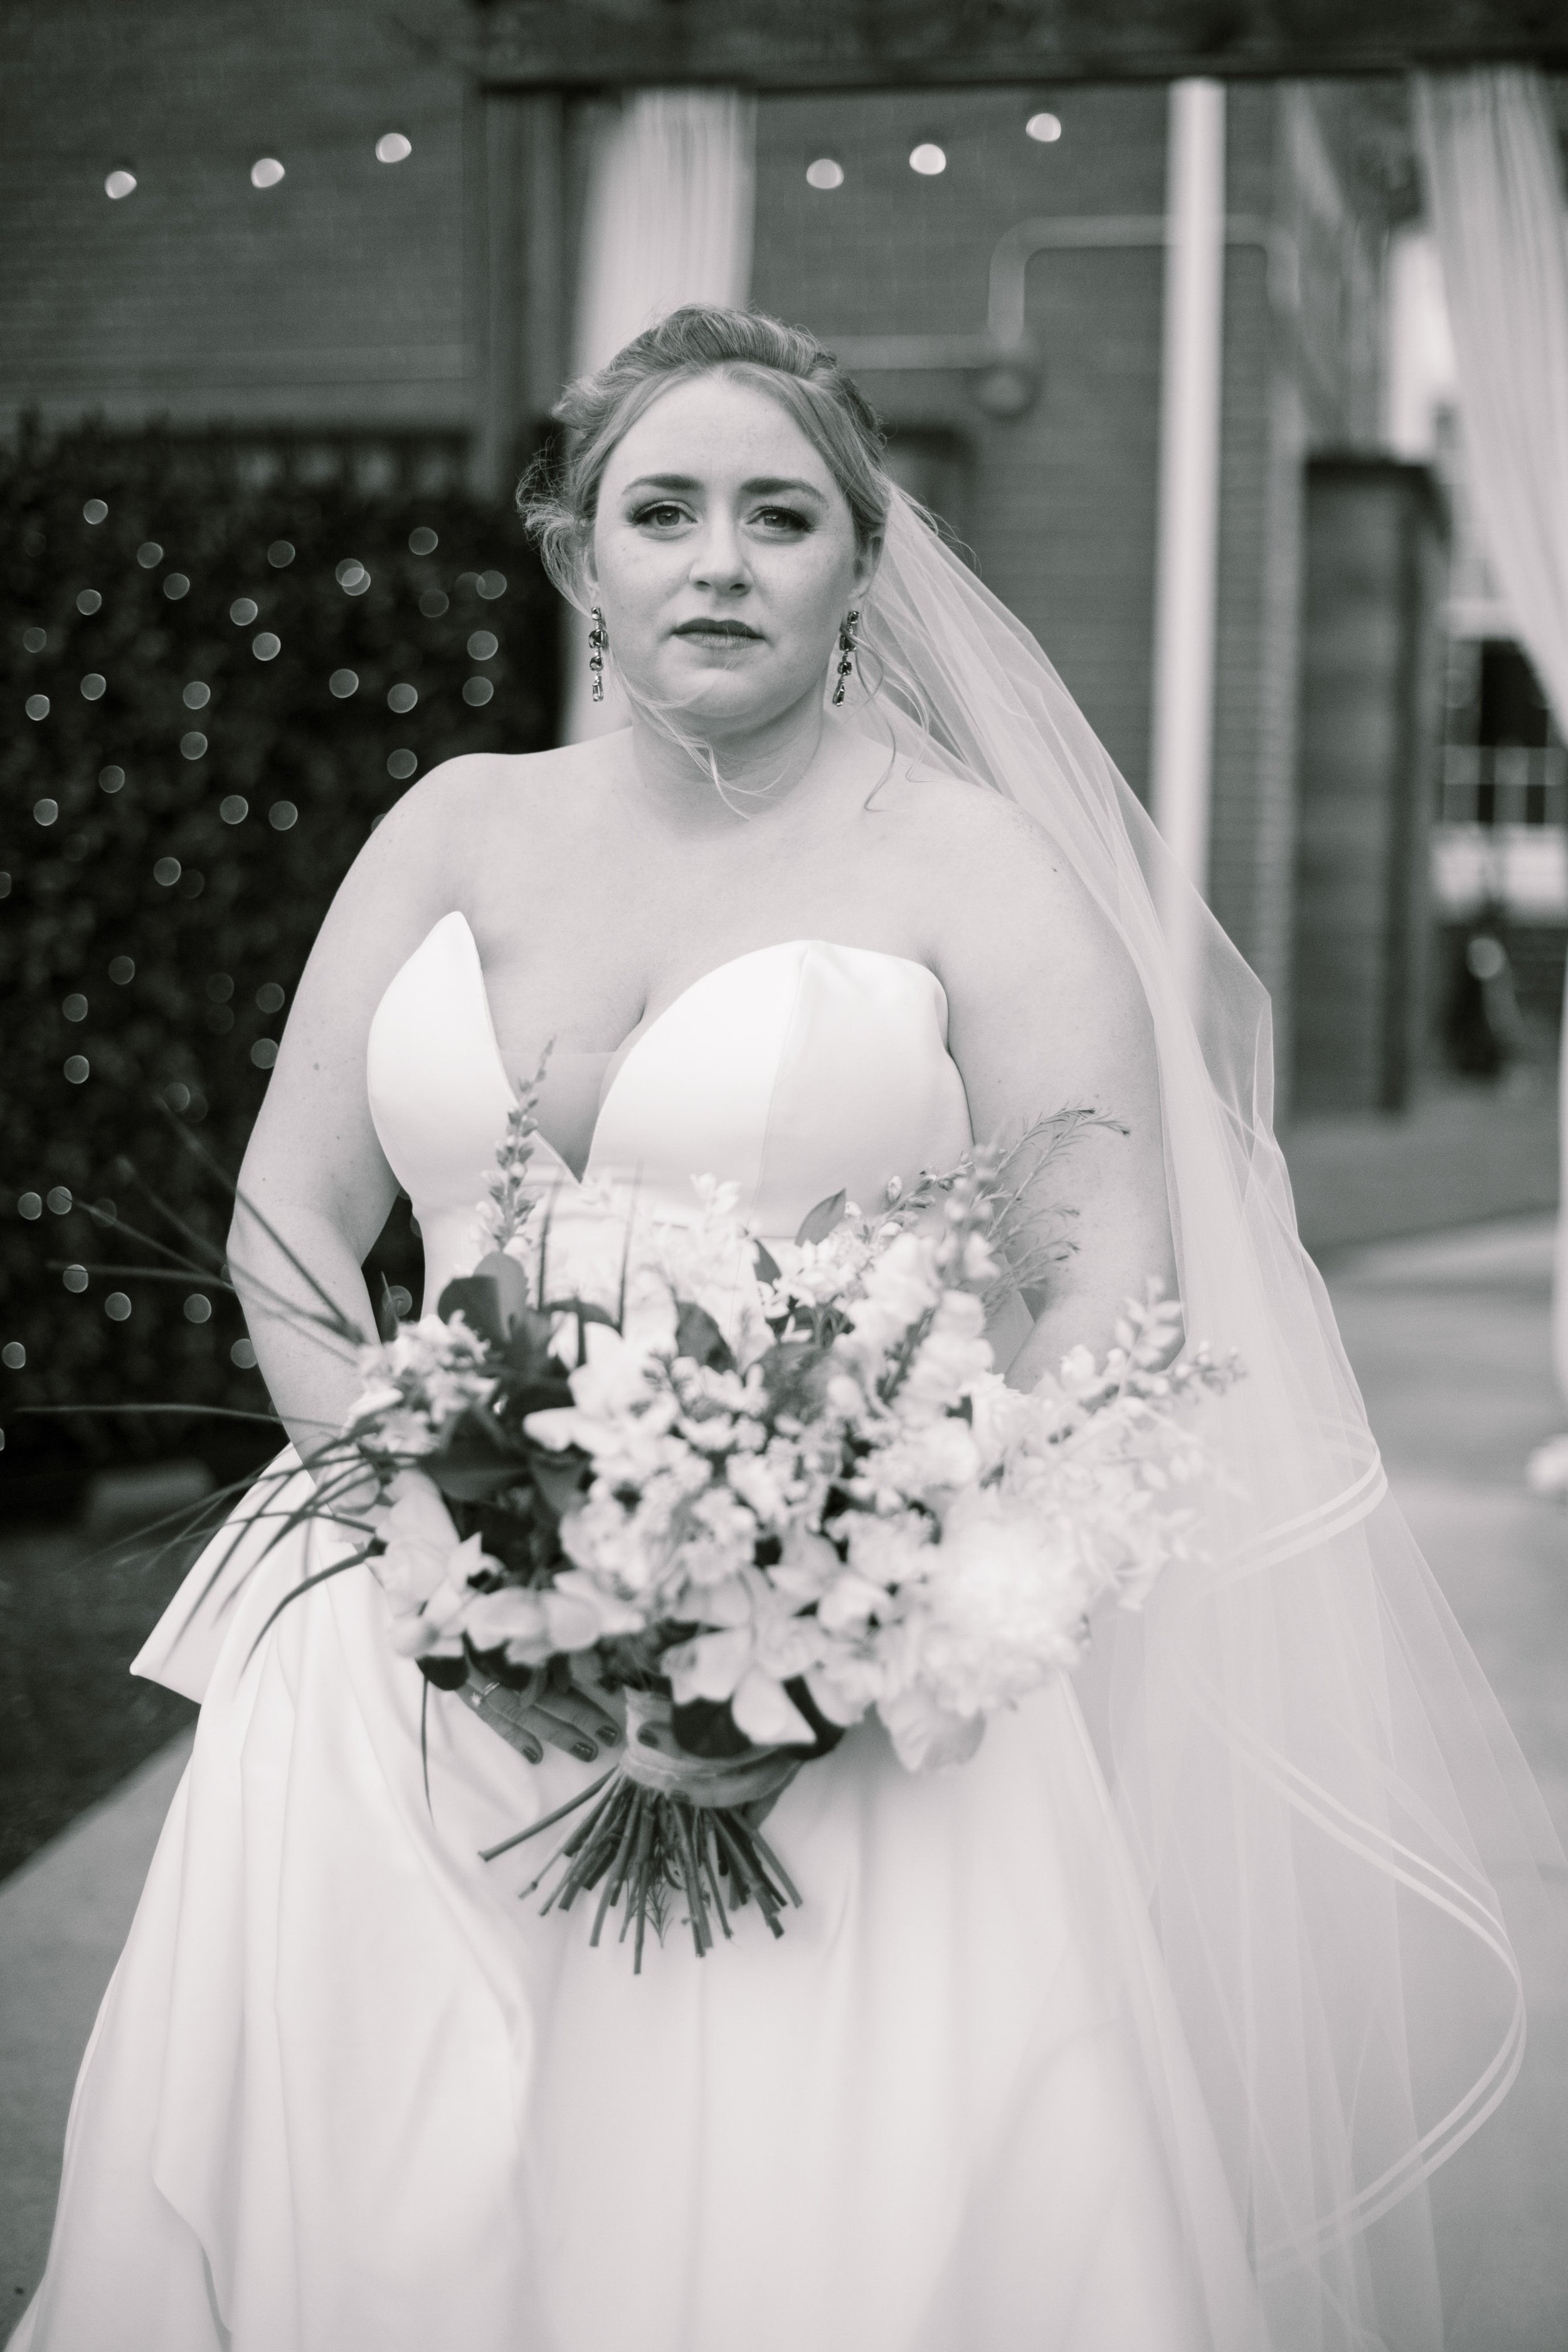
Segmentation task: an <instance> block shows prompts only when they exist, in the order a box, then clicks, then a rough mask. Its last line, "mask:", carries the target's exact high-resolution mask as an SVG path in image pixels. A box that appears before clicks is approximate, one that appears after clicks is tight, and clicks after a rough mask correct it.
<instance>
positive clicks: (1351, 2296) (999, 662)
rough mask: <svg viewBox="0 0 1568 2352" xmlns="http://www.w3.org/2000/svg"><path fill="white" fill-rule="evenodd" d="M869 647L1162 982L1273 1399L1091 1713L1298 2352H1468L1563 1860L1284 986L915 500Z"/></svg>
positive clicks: (1244, 2220) (1223, 1448)
mask: <svg viewBox="0 0 1568 2352" xmlns="http://www.w3.org/2000/svg"><path fill="white" fill-rule="evenodd" d="M862 644H863V647H864V653H865V656H866V667H867V672H868V676H867V679H866V683H867V684H871V683H874V682H875V681H876V680H877V679H878V678H880V681H881V691H880V692H879V693H878V694H876V695H874V696H873V697H871V698H869V699H868V700H867V701H865V702H862V701H861V699H860V693H859V692H857V694H856V695H854V696H852V697H851V701H850V706H849V711H850V715H851V716H852V717H855V718H858V720H859V723H861V724H863V725H864V726H865V727H866V728H867V729H868V730H869V731H871V732H874V733H875V732H884V731H885V730H887V729H888V728H889V726H890V728H891V730H892V732H893V735H894V738H895V740H896V741H897V742H898V743H899V744H900V747H902V748H904V749H907V750H909V751H911V752H918V754H919V755H920V756H921V758H923V759H924V760H926V761H932V762H935V763H937V764H951V765H952V766H953V767H954V768H955V769H957V770H958V771H959V772H963V773H966V774H968V775H970V776H972V777H976V778H978V779H980V780H981V781H982V782H985V783H987V784H989V785H991V786H992V787H993V788H994V789H995V790H996V791H998V792H1001V793H1005V794H1006V795H1007V797H1009V798H1010V799H1012V800H1014V801H1015V802H1016V803H1018V805H1019V806H1020V807H1021V808H1022V809H1024V810H1025V811H1026V812H1027V813H1028V814H1029V815H1030V816H1031V817H1033V818H1034V820H1035V821H1036V823H1037V824H1039V825H1041V826H1042V827H1043V828H1044V829H1045V831H1046V833H1047V835H1049V836H1050V838H1051V840H1052V842H1053V844H1054V845H1055V846H1056V848H1057V850H1058V853H1059V855H1060V856H1061V857H1062V859H1063V860H1064V862H1065V863H1066V864H1067V865H1068V866H1069V867H1070V868H1071V870H1072V871H1073V872H1074V873H1075V874H1076V875H1077V877H1079V882H1080V883H1081V885H1082V886H1083V887H1084V888H1085V889H1086V891H1087V892H1088V893H1089V896H1090V898H1092V899H1093V901H1094V903H1095V904H1096V905H1097V906H1098V907H1099V908H1100V911H1101V913H1102V914H1103V916H1104V918H1105V919H1106V922H1107V924H1108V926H1109V928H1110V930H1111V932H1112V933H1113V934H1114V936H1115V937H1116V938H1117V939H1118V940H1120V941H1121V945H1122V948H1123V950H1124V951H1125V952H1126V954H1127V955H1128V956H1129V957H1130V959H1131V962H1132V964H1133V965H1134V967H1135V968H1136V970H1137V971H1138V973H1139V975H1140V978H1141V980H1142V984H1143V988H1144V991H1145V993H1146V997H1147V1002H1148V1006H1149V1013H1150V1017H1151V1022H1152V1028H1153V1032H1154V1035H1155V1038H1156V1042H1157V1045H1158V1051H1159V1057H1160V1079H1161V1103H1162V1108H1163V1119H1164V1126H1165V1158H1166V1169H1167V1180H1168V1184H1169V1197H1170V1206H1171V1213H1172V1222H1173V1231H1174V1234H1175V1239H1176V1249H1177V1259H1178V1266H1179V1272H1180V1282H1181V1290H1182V1296H1183V1299H1184V1304H1185V1307H1186V1310H1187V1318H1188V1325H1189V1328H1190V1330H1191V1331H1192V1332H1193V1333H1194V1335H1201V1336H1202V1337H1203V1338H1204V1339H1207V1340H1209V1341H1210V1342H1211V1343H1212V1344H1213V1345H1215V1347H1216V1348H1219V1349H1227V1348H1235V1349H1237V1350H1238V1351H1239V1353H1240V1354H1241V1357H1242V1359H1243V1360H1244V1362H1245V1364H1246V1366H1247V1375H1246V1378H1245V1379H1244V1380H1242V1381H1240V1382H1239V1383H1238V1385H1237V1388H1236V1389H1235V1390H1233V1391H1231V1392H1230V1394H1229V1395H1228V1396H1227V1397H1226V1399H1225V1401H1224V1403H1223V1405H1222V1406H1220V1407H1218V1408H1216V1410H1215V1412H1214V1413H1213V1414H1212V1415H1211V1417H1210V1420H1209V1425H1208V1427H1209V1435H1210V1438H1211V1441H1212V1442H1213V1444H1215V1448H1216V1451H1217V1452H1218V1453H1219V1454H1220V1455H1221V1457H1222V1458H1223V1460H1224V1464H1225V1468H1226V1476H1225V1478H1224V1479H1223V1480H1222V1481H1221V1482H1220V1483H1219V1485H1218V1486H1217V1487H1216V1488H1215V1489H1213V1490H1211V1492H1210V1493H1209V1494H1208V1495H1207V1496H1205V1507H1204V1514H1203V1516H1204V1521H1205V1526H1204V1542H1205V1549H1206V1552H1207V1558H1206V1559H1205V1560H1203V1561H1199V1560H1197V1559H1194V1561H1193V1562H1192V1563H1190V1564H1189V1566H1187V1567H1186V1568H1184V1569H1181V1570H1175V1571H1173V1572H1172V1573H1171V1574H1170V1575H1169V1576H1168V1577H1167V1578H1165V1579H1164V1580H1163V1582H1162V1584H1161V1585H1160V1587H1159V1588H1158V1590H1157V1591H1156V1592H1155V1594H1154V1596H1153V1597H1152V1601H1151V1602H1150V1603H1149V1605H1148V1607H1147V1608H1146V1609H1145V1610H1144V1611H1143V1612H1142V1614H1141V1615H1139V1616H1136V1617H1130V1616H1125V1615H1123V1616H1121V1617H1120V1618H1119V1619H1118V1620H1117V1622H1115V1623H1114V1624H1109V1625H1104V1626H1102V1627H1101V1628H1100V1634H1099V1636H1098V1638H1097V1643H1096V1649H1095V1655H1094V1656H1093V1657H1092V1658H1091V1660H1090V1661H1089V1668H1088V1670H1087V1672H1086V1674H1085V1675H1082V1676H1080V1677H1079V1686H1080V1691H1081V1695H1082V1696H1083V1698H1084V1701H1085V1706H1086V1710H1087V1711H1088V1713H1089V1717H1090V1719H1091V1723H1092V1724H1093V1727H1094V1729H1095V1732H1096V1737H1097V1739H1098V1741H1099V1744H1100V1752H1101V1755H1102V1757H1103V1758H1104V1759H1105V1762H1106V1766H1107V1769H1108V1774H1109V1778H1110V1786H1111V1790H1112V1792H1113V1795H1114V1799H1115V1802H1116V1805H1117V1809H1118V1811H1119V1813H1120V1816H1121V1823H1122V1826H1123V1829H1124V1831H1125V1832H1126V1834H1127V1838H1128V1841H1129V1843H1130V1846H1131V1852H1132V1855H1133V1857H1134V1862H1135V1865H1136V1867H1137V1869H1138V1872H1139V1874H1140V1877H1141V1881H1142V1891H1143V1894H1144V1895H1145V1898H1146V1900H1147V1902H1148V1905H1149V1910H1150V1916H1151V1918H1152V1921H1153V1924H1154V1927H1155V1932H1156V1935H1157V1937H1158V1940H1159V1947H1160V1952H1161V1957H1162V1959H1163V1966H1164V1970H1165V1974H1166V1978H1167V1979H1168V1982H1169V1985H1170V1989H1171V1990H1172V1992H1173V1995H1174V1997H1175V2002H1176V2006H1177V2009H1178V2011H1179V2012H1180V2016H1181V2021H1182V2026H1183V2030H1184V2035H1185V2039H1186V2043H1187V2047H1188V2050H1189V2051H1190V2053H1191V2055H1192V2058H1193V2060H1194V2063H1195V2066H1196V2069H1197V2074H1198V2077H1199V2080H1200V2083H1201V2084H1202V2086H1203V2091H1204V2095H1205V2101H1206V2105H1207V2107H1208V2112H1209V2116H1210V2118H1211V2120H1212V2123H1213V2126H1214V2129H1215V2136H1216V2137H1217V2140H1218V2143H1219V2150H1220V2156H1221V2160H1222V2163H1223V2165H1224V2167H1225V2170H1226V2177H1227V2179H1228V2181H1229V2185H1230V2190H1231V2194H1232V2196H1233V2198H1234V2200H1235V2207H1236V2212H1237V2219H1238V2221H1239V2222H1240V2223H1241V2226H1242V2228H1243V2230H1244V2231H1245V2232H1246V2234H1247V2241H1248V2244H1249V2248H1250V2251H1251V2254H1252V2258H1253V2262H1254V2265H1255V2268H1256V2272H1257V2275H1258V2284H1259V2288H1260V2291H1261V2294H1262V2296H1263V2302H1264V2308H1265V2312H1266V2315H1267V2323H1268V2340H1269V2343H1270V2346H1271V2347H1274V2352H1370V2347H1373V2346H1381V2347H1399V2352H1436V2347H1437V2346H1438V2345H1439V2344H1440V2343H1441V2340H1442V2320H1441V2316H1440V2312H1439V2307H1438V2288H1437V2272H1438V2265H1437V2261H1436V2249H1435V2247H1434V2243H1433V2236H1432V2230H1431V2223H1430V2216H1429V2212H1428V2200H1427V2197H1426V2182H1427V2179H1428V2177H1429V2175H1430V2174H1431V2172H1432V2171H1433V2170H1434V2169H1435V2168H1436V2166H1438V2165H1439V2164H1441V2163H1442V2162H1443V2161H1444V2159H1445V2158H1447V2157H1448V2156H1450V2155H1452V2154H1453V2152H1454V2151H1455V2150H1456V2149H1457V2148H1458V2147H1460V2146H1461V2145H1462V2144H1463V2143H1464V2142H1465V2141H1466V2140H1467V2139H1468V2137H1470V2135H1471V2134H1472V2133H1474V2132H1475V2131H1476V2129H1477V2128H1478V2126H1479V2125H1481V2124H1482V2123H1484V2122H1485V2120H1486V2118H1487V2117H1488V2116H1489V2115H1490V2114H1491V2113H1492V2111H1493V2109H1494V2108H1495V2107H1496V2106H1497V2105H1498V2104H1499V2102H1500V2100H1501V2099H1502V2098H1503V2096H1504V2095H1505V2094H1506V2092H1507V2090H1508V2088H1509V2085H1510V2083H1511V2082H1512V2080H1513V2078H1514V2075H1515V2074H1516V2073H1517V2071H1518V2068H1519V2065H1520V2063H1521V2056H1522V2053H1523V2042H1524V2009H1523V2000H1522V1995H1521V1981H1520V1971H1519V1968H1518V1965H1517V1963H1516V1961H1515V1958H1514V1954H1513V1950H1512V1947H1511V1942H1510V1928H1509V1925H1508V1920H1509V1916H1510V1910H1511V1908H1512V1906H1513V1903H1514V1900H1515V1898H1516V1897H1517V1896H1521V1895H1523V1896H1526V1897H1528V1894H1529V1890H1530V1888H1531V1883H1532V1878H1533V1865H1534V1864H1536V1863H1537V1862H1538V1861H1542V1860H1544V1861H1547V1862H1549V1863H1553V1864H1556V1863H1560V1861H1561V1855H1560V1853H1559V1850H1558V1849H1557V1846H1556V1843H1555V1840H1554V1838H1553V1836H1552V1830H1551V1826H1550V1823H1549V1822H1548V1821H1547V1819H1546V1817H1545V1813H1544V1811H1543V1808H1542V1804H1541V1801H1540V1798H1539V1796H1538V1795H1537V1793H1536V1791H1535V1790H1534V1788H1533V1786H1532V1784H1531V1780H1530V1776H1529V1774H1528V1771H1527V1770H1526V1769H1525V1767H1524V1764H1523V1760H1522V1759H1521V1757H1520V1754H1519V1751H1518V1749H1517V1748H1516V1746H1515V1744H1514V1742H1513V1739H1512V1738H1511V1736H1510V1732H1509V1730H1508V1727H1507V1726H1506V1725H1505V1724H1504V1723H1503V1721H1502V1719H1501V1717H1500V1713H1499V1711H1498V1708H1497V1704H1496V1701H1495V1700H1494V1699H1493V1697H1492V1696H1491V1694H1490V1692H1489V1690H1488V1689H1487V1687H1486V1685H1485V1684H1484V1682H1483V1681H1482V1680H1481V1677H1480V1675H1479V1671H1478V1669H1477V1667H1476V1664H1475V1662H1474V1660H1473V1659H1472V1658H1471V1656H1470V1654H1469V1652H1468V1648H1467V1646H1466V1643H1465V1641H1464V1637H1463V1635H1462V1634H1461V1633H1460V1632H1459V1630H1458V1626H1457V1625H1456V1624H1455V1623H1454V1621H1453V1619H1452V1617H1451V1616H1450V1614H1449V1612H1448V1611H1447V1606H1446V1604H1445V1603H1444V1601H1443V1599H1442V1596H1441V1594H1440V1593H1439V1592H1438V1591H1437V1590H1436V1586H1435V1584H1434V1582H1433V1580H1432V1577H1431V1573H1430V1571H1429V1570H1428V1569H1427V1567H1426V1562H1425V1561H1424V1560H1423V1559H1422V1558H1421V1555H1420V1553H1419V1551H1418V1550H1417V1549H1416V1547H1415V1543H1414V1541H1413V1539H1412V1538H1411V1535H1410V1532H1409V1530H1408V1528H1406V1527H1405V1523H1404V1521H1403V1519H1402V1518H1401V1517H1400V1514H1399V1511H1398V1508H1397V1507H1396V1505H1395V1504H1394V1501H1393V1500H1392V1498H1391V1497H1390V1496H1389V1493H1388V1488H1387V1482H1386V1480H1385V1478H1384V1473H1383V1466H1382V1464H1381V1462H1380V1460H1379V1457H1378V1453H1377V1448H1376V1445H1375V1444H1374V1443H1373V1437H1372V1433H1371V1432H1370V1430H1369V1429H1368V1427H1367V1423H1366V1417H1365V1414H1364V1412H1363V1409H1362V1403H1361V1399H1360V1396H1359V1394H1358V1393H1357V1391H1356V1386H1355V1382H1354V1380H1353V1378H1352V1373H1351V1370H1350V1367H1349V1365H1348V1363H1347V1362H1346V1360H1345V1357H1344V1353H1343V1350H1342V1347H1341V1344H1340V1339H1339V1334H1338V1332H1337V1331H1336V1329H1335V1328H1334V1321H1333V1317H1332V1314H1331V1309H1330V1307H1329V1304H1328V1300H1327V1297H1326V1295H1325V1293H1324V1290H1323V1287H1322V1285H1321V1281H1320V1280H1319V1278H1318V1276H1317V1273H1316V1271H1315V1269H1314V1268H1313V1266H1312V1265H1311V1263H1310V1259H1309V1258H1308V1257H1307V1255H1306V1254H1305V1252H1304V1251H1303V1249H1302V1247H1301V1244H1300V1237H1299V1235H1298V1234H1297V1230H1296V1220H1295V1213H1294V1209H1293V1205H1292V1202H1291V1198H1290V1188H1289V1179H1288V1177H1287V1174H1286V1171H1285V1164H1284V1160H1283V1159H1282V1157H1281V1154H1280V1150H1279V1143H1278V1141H1277V1139H1276V1138H1275V1136H1274V1132H1273V1102H1272V1094H1273V1084H1272V1062H1271V1047H1270V1034H1269V1017H1268V999H1267V997H1266V995H1265V993H1264V991H1263V989H1262V987H1261V985H1260V984H1259V982H1258V981H1257V979H1256V978H1255V977H1254V975H1253V974H1252V973H1251V972H1250V971H1248V970H1247V966H1246V965H1245V964H1244V963H1243V961H1242V960H1241V958H1240V957H1239V956H1238V955H1237V951H1236V950H1235V949H1234V948H1233V947H1232V946H1231V944H1230V942H1229V940H1226V937H1225V935H1224V934H1223V932H1222V931H1221V930H1220V929H1219V928H1218V926H1217V924H1215V921H1214V919H1213V918H1212V916H1211V915H1210V914H1209V913H1208V911H1207V910H1206V908H1205V907H1204V906H1203V904H1202V901H1201V900H1200V899H1199V898H1197V895H1196V893H1195V892H1194V890H1193V889H1192V887H1191V885H1190V883H1188V882H1187V881H1186V880H1185V879H1184V877H1183V876H1182V875H1181V873H1180V871H1179V869H1178V868H1177V867H1176V866H1175V862H1174V860H1173V858H1172V856H1171V855H1170V853H1169V851H1168V850H1167V849H1166V847H1165V845H1164V844H1163V842H1162V840H1161V839H1160V837H1159V835H1157V834H1156V832H1155V831H1154V828H1153V826H1152V824H1151V822H1150V820H1149V817H1148V815H1147V814H1146V813H1145V812H1144V811H1143V809H1142V807H1141V806H1140V805H1139V803H1137V801H1136V800H1135V799H1134V798H1133V796H1132V794H1131V792H1130V791H1129V790H1128V788H1127V786H1126V784H1125V782H1123V781H1122V779H1121V777H1120V776H1119V775H1118V774H1117V772H1116V771H1115V769H1114V768H1113V766H1112V765H1111V762H1110V758H1109V756H1108V754H1107V753H1106V751H1105V750H1104V748H1103V747H1102V746H1101V745H1100V742H1099V741H1098V740H1096V738H1095V736H1094V734H1093V732H1092V731H1091V730H1090V729H1089V725H1088V722H1087V721H1086V720H1085V719H1084V718H1083V715H1082V713H1081V712H1080V711H1079V709H1078V708H1077V707H1076V705H1075V704H1074V702H1073V700H1072V698H1071V696H1070V695H1069V694H1068V691H1067V689H1066V688H1065V687H1064V686H1063V684H1062V682H1061V680H1060V679H1059V678H1058V676H1057V674H1056V672H1055V671H1054V670H1053V669H1052V667H1051V666H1050V664H1049V662H1048V661H1047V659H1046V657H1045V656H1044V655H1043V654H1042V652H1041V651H1040V648H1039V647H1038V646H1037V645H1036V643H1035V641H1034V639H1033V638H1032V637H1031V636H1030V635H1029V634H1028V632H1027V631H1026V629H1025V628H1024V627H1023V625H1021V624H1020V623H1019V622H1018V621H1016V619H1015V618H1014V617H1013V615H1012V614H1009V613H1007V612H1006V611H1005V609H1004V608H1003V607H1002V606H1001V605H999V604H997V603H996V601H995V600H994V598H993V597H992V596H990V595H989V594H988V593H987V591H986V590H985V589H984V587H983V586H982V585H981V583H979V582H978V581H977V580H975V579H974V578H973V575H972V574H971V573H970V572H967V571H966V570H965V569H964V567H963V565H962V564H961V563H960V562H958V561H957V559H956V558H955V557H954V556H953V555H952V554H951V553H950V552H949V551H948V550H947V549H946V548H944V547H943V546H942V543H941V542H940V541H939V540H938V539H937V537H936V535H935V533H934V532H933V531H931V530H930V529H928V528H927V527H926V525H925V523H924V521H923V520H922V519H921V517H920V515H919V514H918V512H917V511H916V510H915V509H913V508H912V507H911V506H910V503H909V501H908V500H907V499H904V498H903V497H902V496H901V494H895V497H894V501H893V509H892V514H891V518H890V522H889V534H888V541H887V548H886V552H885V555H884V558H883V562H882V564H881V567H880V570H879V572H878V575H877V579H876V582H875V584H874V586H873V588H872V591H871V593H870V596H869V598H868V607H867V616H866V627H865V631H864V635H863V639H862ZM862 690H863V689H862ZM1178 954H1180V955H1181V957H1182V960H1183V965H1184V971H1186V970H1190V972H1191V976H1192V978H1193V981H1194V988H1193V992H1192V995H1191V998H1190V999H1189V998H1188V996H1187V992H1186V991H1185V990H1184V988H1183V987H1182V986H1180V985H1179V984H1178V976H1177V961H1176V959H1177V955H1178ZM1042 1017H1046V1016H1044V1015H1043V1016H1042ZM1374 2225H1375V2226H1374Z"/></svg>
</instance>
